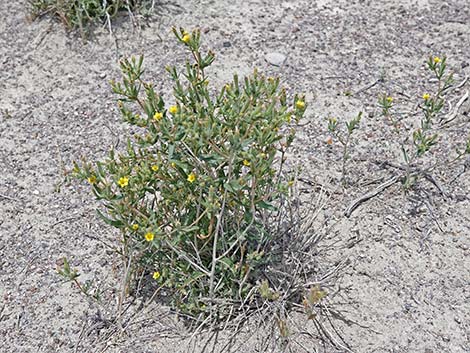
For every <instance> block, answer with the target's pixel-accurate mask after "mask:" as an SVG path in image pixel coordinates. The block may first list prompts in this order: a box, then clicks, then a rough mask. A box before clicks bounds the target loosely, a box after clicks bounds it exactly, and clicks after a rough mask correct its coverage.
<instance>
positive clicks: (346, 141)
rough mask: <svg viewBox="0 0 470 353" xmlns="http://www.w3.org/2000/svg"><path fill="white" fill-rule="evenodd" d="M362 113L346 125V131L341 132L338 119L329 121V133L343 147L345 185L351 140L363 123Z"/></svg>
mask: <svg viewBox="0 0 470 353" xmlns="http://www.w3.org/2000/svg"><path fill="white" fill-rule="evenodd" d="M361 118H362V112H359V114H358V115H357V116H356V117H355V118H353V119H351V120H350V121H348V122H346V123H345V127H346V130H345V131H341V130H340V129H339V127H338V120H337V119H336V118H330V119H328V131H329V132H330V134H331V135H333V136H334V137H335V138H336V139H337V140H338V141H339V142H340V143H341V145H342V146H343V155H342V164H341V178H342V181H343V184H344V183H346V164H347V161H348V159H349V158H350V155H349V148H350V145H351V138H352V135H353V133H354V131H355V130H357V129H358V128H359V123H360V122H361Z"/></svg>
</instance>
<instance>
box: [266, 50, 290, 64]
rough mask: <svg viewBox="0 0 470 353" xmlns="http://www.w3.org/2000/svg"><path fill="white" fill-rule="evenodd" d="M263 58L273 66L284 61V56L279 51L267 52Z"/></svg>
mask: <svg viewBox="0 0 470 353" xmlns="http://www.w3.org/2000/svg"><path fill="white" fill-rule="evenodd" d="M264 58H265V59H266V61H267V62H268V63H270V64H271V65H274V66H281V65H282V64H284V62H285V61H286V56H285V55H284V54H281V53H268V54H266V55H265V57H264Z"/></svg>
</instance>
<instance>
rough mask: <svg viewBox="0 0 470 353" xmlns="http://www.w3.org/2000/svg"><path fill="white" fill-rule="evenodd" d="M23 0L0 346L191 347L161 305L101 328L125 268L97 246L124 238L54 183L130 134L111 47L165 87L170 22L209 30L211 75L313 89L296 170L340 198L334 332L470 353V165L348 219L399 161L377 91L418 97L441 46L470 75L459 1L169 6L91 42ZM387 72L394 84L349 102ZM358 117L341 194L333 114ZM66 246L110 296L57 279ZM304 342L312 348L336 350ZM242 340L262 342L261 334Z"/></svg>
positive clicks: (449, 133) (367, 342) (14, 63)
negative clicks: (261, 78)
mask: <svg viewBox="0 0 470 353" xmlns="http://www.w3.org/2000/svg"><path fill="white" fill-rule="evenodd" d="M25 3H26V2H25V1H23V0H18V1H14V2H10V1H6V0H1V1H0V18H1V21H0V109H1V116H0V170H1V171H2V173H1V178H0V342H1V343H0V352H5V353H6V352H89V351H90V352H95V351H96V352H101V351H107V352H186V351H189V350H190V347H189V346H186V345H185V344H186V342H187V340H186V341H185V340H178V339H175V338H171V332H173V331H174V330H173V331H172V329H170V328H175V327H176V329H178V327H179V325H180V324H179V323H178V321H177V320H176V318H175V317H174V316H171V315H169V316H168V310H167V309H166V308H165V307H162V306H160V305H158V304H155V305H154V306H152V309H151V311H150V312H148V313H147V315H146V316H145V320H142V321H141V323H140V324H136V325H134V326H132V327H131V328H129V329H128V331H127V332H126V334H125V335H114V336H112V337H111V338H109V339H107V338H106V335H104V334H103V332H106V329H107V327H106V322H107V321H106V320H107V319H110V318H111V317H112V313H113V310H115V309H116V305H117V304H116V298H117V292H118V291H119V283H117V284H116V281H117V280H118V279H119V278H120V274H121V269H120V267H119V262H118V261H117V259H116V256H115V255H114V254H113V253H112V251H110V250H109V249H108V248H107V247H106V246H104V245H103V243H102V242H101V241H100V240H106V241H109V242H113V241H115V239H117V234H116V233H115V231H114V230H112V229H109V228H108V227H107V226H105V225H103V224H102V223H101V222H100V221H99V220H98V219H97V217H96V216H95V213H94V208H95V206H96V203H94V201H93V199H92V197H91V195H90V193H88V192H87V191H86V188H85V187H84V186H81V185H76V184H73V185H61V186H60V187H59V184H60V182H61V181H62V177H61V173H62V170H63V166H70V164H71V162H72V161H73V160H76V159H78V158H80V156H82V155H85V156H92V155H93V156H97V157H98V158H99V157H101V156H104V155H105V153H106V151H107V150H108V149H109V148H110V147H111V146H112V145H115V144H118V143H122V137H123V136H124V133H125V131H126V130H127V127H126V126H125V125H124V124H122V123H121V122H120V118H119V115H118V114H117V111H116V107H115V97H113V94H112V93H111V92H110V88H109V85H108V80H109V79H117V78H119V71H118V66H117V58H118V57H119V56H124V57H125V56H129V55H132V54H145V56H146V68H147V75H148V77H152V78H153V79H154V82H155V83H156V86H157V88H158V89H160V90H161V91H162V92H170V82H169V79H168V77H167V76H166V74H165V72H164V69H163V68H164V67H165V66H166V65H168V64H175V63H180V62H181V61H182V60H183V58H184V52H183V51H182V50H181V48H180V47H178V46H177V45H176V43H175V41H174V40H173V38H172V35H171V34H170V31H169V29H170V28H171V26H172V25H176V26H183V27H186V28H193V27H200V28H202V29H203V32H204V33H205V34H204V43H206V45H207V46H208V47H211V48H212V49H213V50H214V51H215V52H216V53H217V61H216V64H215V66H214V68H213V70H212V72H211V81H212V82H213V83H214V84H215V85H222V84H223V83H224V82H226V81H227V80H228V79H229V78H230V76H231V74H232V73H233V72H234V71H237V72H239V73H240V74H247V73H250V72H251V71H252V70H253V69H254V68H255V67H258V68H259V70H260V71H262V72H265V73H267V74H279V75H281V77H282V79H283V81H284V82H285V84H286V85H287V86H288V87H289V89H292V90H296V91H303V92H306V94H307V98H308V99H309V103H310V106H309V109H308V111H307V114H306V119H305V121H304V124H303V125H302V126H301V127H299V135H298V136H299V138H298V140H297V142H296V145H295V151H294V153H293V158H292V159H293V160H294V161H297V162H300V163H302V165H303V166H304V167H303V168H304V177H305V179H307V180H310V181H313V182H314V183H317V184H316V185H321V186H323V188H324V190H330V191H331V192H330V193H329V196H330V198H329V201H328V203H327V205H326V206H325V209H324V210H323V211H322V212H321V213H320V217H319V220H318V222H317V226H318V232H319V234H320V233H322V232H323V233H325V240H324V243H325V247H324V248H321V249H320V251H321V253H322V258H324V261H326V262H328V263H330V264H331V266H334V264H335V263H337V262H338V261H340V260H347V262H348V263H349V264H350V265H349V266H348V267H346V268H345V269H343V270H342V273H341V279H340V281H339V282H338V284H337V286H338V287H340V288H342V291H341V293H342V294H341V297H340V298H341V300H337V301H336V304H335V305H336V308H338V309H339V310H341V311H342V312H343V313H344V315H345V316H346V317H347V318H348V319H349V320H350V321H347V322H343V321H341V320H337V323H336V325H337V327H338V330H340V332H341V335H342V336H343V337H344V338H345V340H346V341H347V342H348V344H349V345H350V346H351V349H352V350H353V351H354V352H371V353H372V352H384V353H385V352H387V353H392V352H393V353H402V352H412V353H444V352H448V353H461V352H470V343H469V335H470V324H469V323H470V305H469V288H470V287H469V283H470V271H469V270H470V261H469V254H470V253H469V252H470V250H469V235H470V197H469V195H470V178H469V175H470V168H465V165H464V163H463V162H462V163H460V164H457V165H454V166H452V167H450V168H443V169H441V170H439V171H438V172H437V173H436V174H435V177H436V179H438V180H439V182H440V183H441V184H442V185H443V187H444V188H445V191H446V194H447V195H446V196H445V197H444V196H443V195H442V194H441V193H440V192H439V191H438V190H437V189H436V187H435V186H433V185H432V184H431V183H429V182H426V181H422V182H420V183H419V184H418V186H417V188H416V190H415V191H414V192H413V193H411V194H409V195H404V193H403V191H402V189H401V187H400V185H399V184H396V185H394V186H392V187H391V188H389V189H387V190H386V191H385V192H384V193H382V194H381V195H379V196H377V197H375V198H373V199H372V200H370V201H369V202H367V203H365V204H363V205H361V206H360V207H359V208H358V209H357V210H356V211H355V212H354V213H353V215H352V216H351V217H350V218H345V217H344V216H343V211H344V209H345V207H346V206H347V205H348V204H349V203H350V202H351V201H352V200H353V199H355V198H356V197H358V196H359V195H361V194H363V193H365V192H367V191H369V190H371V189H373V188H374V187H375V186H377V185H378V184H379V183H380V182H382V181H383V180H385V179H387V178H389V177H390V176H391V175H392V173H393V172H394V170H393V169H390V168H389V169H387V168H385V167H384V166H383V165H380V163H376V161H379V162H380V161H382V162H383V161H385V160H389V161H392V162H397V161H399V158H398V157H397V156H395V155H394V154H393V153H391V152H390V151H393V138H392V134H391V129H390V127H389V126H387V125H386V124H385V123H384V121H382V119H381V118H380V117H379V115H378V108H377V106H376V101H377V97H378V96H379V94H382V93H384V92H388V93H390V94H391V95H393V96H394V97H396V100H397V101H398V102H399V103H403V104H404V107H408V108H409V107H410V106H412V105H410V104H409V103H407V100H406V99H405V97H407V96H410V97H413V98H414V97H416V100H419V97H420V96H421V94H422V92H423V91H424V90H425V89H426V88H428V87H430V85H431V83H430V82H429V80H428V79H427V77H428V76H426V74H425V70H424V65H423V63H424V61H425V60H426V58H427V57H428V56H429V55H431V54H436V55H447V56H448V57H449V66H450V67H451V68H452V69H453V70H454V71H455V78H456V81H457V82H461V81H462V80H463V79H464V77H465V76H466V75H470V6H469V3H468V1H467V0H453V1H446V2H442V1H425V0H420V1H415V2H413V1H398V0H391V1H380V2H378V1H377V2H376V1H338V2H334V1H328V0H322V1H309V0H308V1H305V0H298V1H277V0H269V1H267V0H266V1H262V0H252V1H242V0H231V1H228V0H212V1H210V0H205V1H202V0H201V1H183V0H177V1H168V2H164V4H161V5H159V6H158V14H157V15H155V16H154V17H153V18H152V19H151V20H150V21H148V22H144V21H142V22H141V24H142V27H141V28H139V29H137V28H136V27H133V26H132V24H131V22H130V21H129V20H127V19H122V20H119V21H117V23H116V24H115V26H114V31H115V35H116V38H117V44H118V46H117V47H116V46H115V43H114V41H112V40H110V37H109V35H108V33H107V32H106V30H104V29H97V30H96V31H95V36H94V37H93V38H92V40H91V41H89V42H88V43H86V44H83V43H82V42H81V41H80V40H79V39H78V37H77V35H74V34H67V33H65V32H64V30H63V29H62V27H61V26H60V25H58V24H56V23H55V22H53V21H49V20H47V19H43V20H41V21H36V22H34V23H30V22H28V21H27V19H26V16H25ZM270 52H279V53H282V54H284V55H286V61H285V63H284V64H283V65H281V66H280V67H276V66H273V65H270V64H269V63H267V62H266V60H265V55H266V54H267V53H270ZM382 73H383V74H384V75H385V76H384V77H385V80H384V82H380V83H378V84H376V85H374V86H373V87H371V88H369V89H366V90H364V91H363V92H359V93H357V94H353V95H345V93H347V92H349V93H355V92H357V91H359V90H361V89H362V88H364V87H367V86H368V85H369V84H371V83H373V82H375V81H376V80H377V79H378V78H380V77H381V74H382ZM469 89H470V85H469V84H468V83H467V84H466V85H464V86H463V87H461V88H460V89H458V90H456V91H455V92H454V93H453V97H454V102H453V103H454V105H455V103H456V100H455V99H458V98H459V97H460V96H461V95H462V94H463V93H464V92H465V90H469ZM416 100H415V101H416ZM360 110H362V111H364V112H365V119H364V121H363V122H362V128H361V130H360V132H359V133H358V135H357V136H358V141H360V142H357V143H355V146H354V149H353V152H352V158H353V160H354V161H353V162H351V163H350V167H349V173H348V175H349V180H350V186H348V188H346V190H344V192H343V190H342V189H341V188H340V187H339V185H340V182H339V180H340V164H339V161H340V158H341V157H340V146H338V145H336V144H335V145H333V146H328V145H327V144H326V143H325V139H326V138H327V131H326V123H325V118H326V117H328V116H337V117H338V118H339V119H346V118H350V117H352V116H354V115H355V114H357V113H358V111H360ZM469 110H470V109H469V103H468V101H467V102H466V103H465V104H464V105H463V106H462V107H461V109H460V110H459V114H458V115H457V118H456V119H455V120H454V121H453V122H452V124H450V125H449V126H447V127H446V128H445V129H444V130H443V131H442V136H441V142H442V143H441V144H440V145H439V147H438V148H437V149H436V150H435V152H434V153H433V154H432V155H431V156H430V158H431V159H433V158H437V157H436V156H440V157H439V158H441V159H442V158H451V156H452V153H454V152H453V151H454V147H455V144H459V143H460V144H461V143H462V142H463V141H464V140H465V138H466V136H467V133H468V131H470V116H469ZM120 137H121V138H120ZM468 164H469V163H467V165H468ZM299 187H301V188H303V189H305V190H307V191H306V192H310V193H313V194H314V193H315V190H310V191H309V190H308V188H309V186H308V185H301V186H299ZM113 239H114V240H113ZM63 256H67V257H68V258H69V259H70V261H71V262H72V264H73V266H74V267H77V268H78V269H79V272H80V273H82V276H81V278H82V279H93V280H94V281H95V283H96V284H98V285H99V286H100V287H101V288H103V289H104V294H103V297H104V299H105V302H106V304H104V307H100V306H97V305H96V304H94V303H93V302H91V301H89V300H87V299H86V298H85V297H84V296H83V295H81V294H80V293H79V292H78V291H77V289H76V288H75V287H73V286H70V285H69V284H64V283H63V282H62V281H61V279H60V278H59V276H58V275H57V274H56V272H55V269H56V266H57V264H58V263H60V259H61V258H62V257H63ZM98 313H99V314H100V315H102V317H101V318H99V317H98ZM165 333H167V335H165ZM165 336H166V337H165ZM103 337H104V338H103ZM309 344H310V345H309V346H308V351H310V352H321V351H327V352H333V349H330V350H329V349H328V348H325V347H323V345H322V344H321V343H320V342H313V343H312V342H310V343H309ZM199 350H200V348H199ZM240 350H243V351H246V352H250V351H253V352H255V351H257V350H256V343H253V342H251V343H250V344H246V345H245V346H244V347H243V348H240ZM196 351H197V349H196ZM294 351H295V349H294ZM299 351H300V350H299ZM339 351H341V350H338V352H339Z"/></svg>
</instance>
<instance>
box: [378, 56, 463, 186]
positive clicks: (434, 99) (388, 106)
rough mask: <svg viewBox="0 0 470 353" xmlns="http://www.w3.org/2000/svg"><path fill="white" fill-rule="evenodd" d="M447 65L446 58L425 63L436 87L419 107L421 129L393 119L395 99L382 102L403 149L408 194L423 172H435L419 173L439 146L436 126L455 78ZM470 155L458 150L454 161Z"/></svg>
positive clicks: (387, 97) (434, 58) (404, 183)
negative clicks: (424, 161) (425, 160)
mask: <svg viewBox="0 0 470 353" xmlns="http://www.w3.org/2000/svg"><path fill="white" fill-rule="evenodd" d="M446 61H447V59H446V57H443V58H440V57H437V56H434V57H433V56H431V57H429V59H428V61H427V63H426V66H427V69H428V70H429V71H430V72H431V73H432V74H433V76H434V78H435V79H436V81H437V85H436V89H435V91H434V92H433V93H424V94H423V95H422V103H421V104H420V105H419V109H420V120H419V126H418V127H413V126H410V127H407V126H406V125H405V119H401V120H398V119H397V118H396V117H395V116H394V113H393V112H392V108H393V99H392V98H391V97H389V96H386V95H384V96H382V97H381V98H380V99H379V106H380V107H381V109H382V115H383V116H385V117H386V118H388V119H389V120H390V121H391V123H392V126H393V128H394V132H395V133H396V135H397V138H398V140H399V141H400V149H401V152H402V156H403V160H404V162H405V167H404V170H405V175H404V177H403V185H404V188H405V190H408V189H409V188H410V187H412V186H413V184H414V183H415V182H416V180H417V178H418V177H419V176H420V175H421V174H423V172H424V173H426V172H427V171H430V170H431V169H433V167H428V168H422V167H421V168H419V169H417V162H418V161H420V160H422V157H423V156H424V155H425V154H427V153H428V152H429V151H430V150H431V148H432V147H433V146H434V145H436V144H437V143H438V139H439V126H437V124H436V123H438V117H439V116H440V114H442V109H443V108H444V105H445V102H446V93H447V91H448V90H449V88H450V87H451V86H452V83H453V74H452V73H450V74H448V73H447V63H446ZM410 130H411V131H412V133H411V134H408V133H407V131H410ZM467 145H468V142H467ZM469 151H470V150H469V149H468V148H465V150H464V151H458V150H457V157H456V159H454V160H458V159H460V158H461V157H463V156H464V155H465V154H466V153H468V152H469Z"/></svg>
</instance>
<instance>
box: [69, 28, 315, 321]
mask: <svg viewBox="0 0 470 353" xmlns="http://www.w3.org/2000/svg"><path fill="white" fill-rule="evenodd" d="M173 32H174V34H175V36H176V38H177V40H178V41H179V42H180V43H181V44H182V45H183V46H184V47H185V48H186V49H188V50H189V52H190V54H191V57H192V59H193V61H192V62H189V61H187V62H186V64H185V66H184V70H183V71H179V70H177V69H176V68H175V67H168V68H167V71H168V73H169V74H170V77H171V79H172V81H173V83H174V89H173V96H174V97H173V101H172V102H171V105H168V104H167V103H166V102H164V100H163V98H162V96H161V95H160V94H159V93H157V92H156V91H155V89H154V86H153V84H152V83H150V82H146V81H144V77H143V76H144V75H143V74H144V69H143V57H140V58H138V59H137V58H132V59H130V60H123V61H122V62H121V70H122V73H123V79H122V82H112V88H113V91H114V92H115V93H116V94H117V95H118V96H119V99H118V103H117V104H118V107H119V110H120V112H121V114H122V117H123V119H124V121H126V122H127V123H129V124H130V125H133V126H135V127H136V128H137V129H138V131H139V132H138V133H137V134H136V135H135V136H134V137H133V139H132V140H131V139H129V140H128V143H127V149H126V151H123V152H121V153H119V152H117V151H114V150H111V151H110V153H109V157H108V158H107V159H106V160H104V161H101V162H97V163H89V162H87V161H86V160H83V161H82V162H81V163H80V164H78V163H76V164H75V166H74V175H75V177H77V178H79V179H82V180H87V181H88V182H89V183H90V184H91V187H92V190H93V193H94V194H95V196H96V197H97V199H98V200H101V201H102V203H103V205H104V207H105V209H106V212H98V214H99V215H100V217H101V218H102V219H103V220H104V221H105V222H107V223H108V224H110V225H112V226H114V227H117V228H119V229H120V230H121V232H122V236H123V238H122V243H123V254H124V255H125V256H127V257H132V259H133V260H134V267H135V268H144V269H145V270H146V271H148V272H149V273H151V274H152V273H153V278H154V280H155V281H157V283H158V284H159V285H161V286H163V287H165V288H166V289H167V290H169V291H170V292H171V293H172V295H171V297H172V302H173V305H174V306H175V307H177V308H179V309H180V310H182V311H184V312H186V313H188V314H191V315H202V316H206V315H207V314H208V313H210V314H212V313H213V312H214V310H215V309H214V308H215V306H216V303H220V302H221V301H222V302H224V303H226V304H225V305H226V306H225V307H223V308H221V307H218V309H217V310H218V311H217V315H218V316H219V317H221V316H223V315H228V312H230V311H231V308H232V307H233V305H237V303H238V304H241V303H246V301H247V299H248V297H250V296H253V295H254V294H255V293H258V291H256V288H258V286H257V282H258V279H259V275H260V271H262V270H263V268H265V267H266V266H267V265H269V264H271V263H273V262H275V261H277V259H276V257H275V256H274V255H271V254H270V249H272V247H273V246H274V244H276V242H278V238H279V234H276V232H275V231H273V229H274V227H273V226H272V224H271V223H270V222H269V220H270V217H271V216H272V215H273V214H274V213H276V210H277V205H279V203H280V200H282V199H283V198H285V197H286V195H288V190H289V185H290V184H289V183H288V181H287V180H288V179H287V177H286V176H285V173H284V170H283V166H284V162H285V153H286V151H287V149H288V148H289V147H290V145H291V143H292V142H293V140H294V135H295V131H294V129H293V127H292V125H291V122H292V121H293V119H295V120H298V119H300V118H301V117H302V115H303V114H304V111H305V109H306V103H305V101H304V98H303V97H302V96H298V95H295V96H293V97H291V98H290V99H288V98H287V95H286V92H285V90H284V89H281V88H280V85H279V79H278V78H266V77H264V76H263V75H261V74H259V73H258V72H256V71H255V72H254V74H253V75H252V76H251V77H246V78H245V79H244V80H243V81H242V82H240V80H239V78H238V76H237V75H235V76H234V77H233V81H232V82H230V83H227V84H226V85H225V86H223V87H222V88H221V89H220V90H215V89H213V88H211V85H210V81H209V78H208V76H207V74H206V69H207V67H209V66H210V65H211V64H212V62H213V61H214V58H215V55H214V53H212V52H211V51H209V52H207V53H205V54H204V53H202V51H201V50H200V32H199V31H198V30H195V31H193V32H192V33H188V32H186V31H184V30H183V29H180V30H176V29H174V30H173ZM263 288H264V287H263ZM266 291H267V292H266V293H268V292H269V291H268V289H266ZM266 295H268V296H269V297H272V299H274V297H273V295H274V294H273V295H271V294H269V293H268V294H266Z"/></svg>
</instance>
